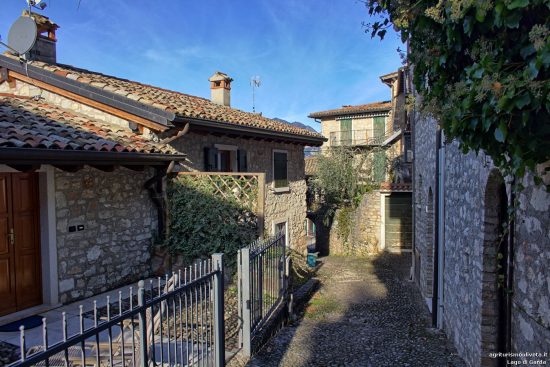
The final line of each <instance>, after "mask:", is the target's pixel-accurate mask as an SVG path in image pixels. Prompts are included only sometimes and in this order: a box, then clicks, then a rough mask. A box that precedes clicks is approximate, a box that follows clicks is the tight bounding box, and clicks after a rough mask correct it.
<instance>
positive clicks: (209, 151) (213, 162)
mask: <svg viewBox="0 0 550 367" xmlns="http://www.w3.org/2000/svg"><path fill="white" fill-rule="evenodd" d="M217 160H218V150H217V149H216V148H209V147H205V148H204V171H205V172H214V171H217V168H218V162H217Z"/></svg>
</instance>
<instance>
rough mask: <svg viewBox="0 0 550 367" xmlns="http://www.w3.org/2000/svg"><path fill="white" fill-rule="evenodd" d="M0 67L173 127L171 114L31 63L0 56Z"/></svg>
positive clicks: (172, 114) (173, 116) (172, 115)
mask: <svg viewBox="0 0 550 367" xmlns="http://www.w3.org/2000/svg"><path fill="white" fill-rule="evenodd" d="M60 65H61V64H60ZM0 66H3V67H5V68H7V69H9V70H12V71H14V72H16V73H19V74H23V75H26V76H28V77H29V78H32V79H36V80H39V81H41V82H44V83H47V84H50V85H52V86H54V87H57V88H61V89H63V90H66V91H69V92H72V93H75V94H78V95H80V96H82V97H84V98H88V99H91V100H93V101H96V102H99V103H103V104H105V105H108V106H110V107H113V108H116V109H119V110H122V111H125V112H127V113H130V114H133V115H136V116H139V117H142V118H144V119H147V120H151V121H154V122H156V123H158V124H161V125H164V126H167V127H171V126H173V125H172V124H171V123H170V121H172V120H174V118H175V114H174V113H173V112H169V111H165V110H161V109H159V108H156V107H152V106H148V105H145V104H143V103H139V102H137V101H134V100H131V99H129V98H127V97H124V96H121V95H119V94H116V93H112V92H108V91H106V90H103V89H100V88H96V87H93V86H91V85H87V84H84V83H81V82H79V81H76V80H73V79H69V78H67V77H65V76H61V75H57V74H55V73H53V72H51V71H47V70H44V69H42V68H39V67H36V66H33V65H32V63H29V64H27V65H25V64H23V63H21V62H20V61H18V60H14V59H12V58H9V57H6V56H4V55H0ZM75 69H76V68H75Z"/></svg>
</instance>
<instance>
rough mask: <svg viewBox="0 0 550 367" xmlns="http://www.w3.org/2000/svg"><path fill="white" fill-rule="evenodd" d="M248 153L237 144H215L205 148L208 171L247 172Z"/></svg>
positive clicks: (205, 163) (206, 168)
mask: <svg viewBox="0 0 550 367" xmlns="http://www.w3.org/2000/svg"><path fill="white" fill-rule="evenodd" d="M247 163H248V162H247V154H246V151H245V150H242V149H238V148H237V146H235V145H225V144H214V147H212V148H210V147H205V148H204V170H205V171H206V172H247V168H248V167H247Z"/></svg>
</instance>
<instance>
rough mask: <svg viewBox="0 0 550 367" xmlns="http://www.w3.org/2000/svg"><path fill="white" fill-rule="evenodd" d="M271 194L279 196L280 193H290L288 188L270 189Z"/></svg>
mask: <svg viewBox="0 0 550 367" xmlns="http://www.w3.org/2000/svg"><path fill="white" fill-rule="evenodd" d="M272 190H273V192H274V193H276V194H280V193H285V192H290V187H288V186H287V187H273V188H272Z"/></svg>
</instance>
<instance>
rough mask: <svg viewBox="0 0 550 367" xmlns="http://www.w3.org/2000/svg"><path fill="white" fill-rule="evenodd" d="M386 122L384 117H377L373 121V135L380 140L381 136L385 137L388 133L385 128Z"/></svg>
mask: <svg viewBox="0 0 550 367" xmlns="http://www.w3.org/2000/svg"><path fill="white" fill-rule="evenodd" d="M385 121H386V118H385V117H384V116H380V117H375V118H374V119H373V121H372V130H373V131H372V134H373V137H375V138H378V137H381V136H384V133H385V132H386V131H385V130H386V128H385V126H384V125H385Z"/></svg>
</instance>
